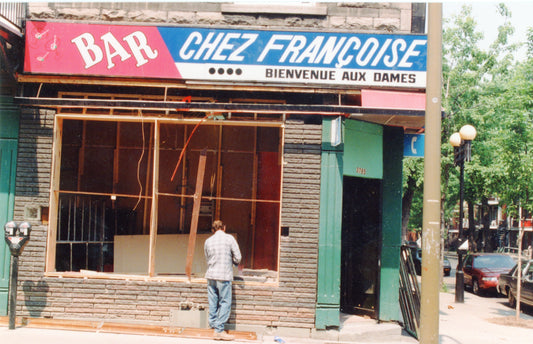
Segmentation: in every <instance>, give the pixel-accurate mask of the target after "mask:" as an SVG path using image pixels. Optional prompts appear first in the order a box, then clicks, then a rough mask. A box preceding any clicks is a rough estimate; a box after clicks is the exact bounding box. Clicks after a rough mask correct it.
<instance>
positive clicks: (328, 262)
mask: <svg viewBox="0 0 533 344" xmlns="http://www.w3.org/2000/svg"><path fill="white" fill-rule="evenodd" d="M333 121H334V120H333V119H331V118H327V117H326V118H324V119H323V121H322V163H321V171H320V221H319V234H318V277H317V278H318V280H317V306H316V313H315V328H317V329H325V328H326V327H328V326H339V325H340V319H339V309H340V302H341V301H340V300H341V295H340V285H341V269H340V264H341V234H342V230H341V229H342V228H341V225H342V156H343V151H344V145H343V144H340V145H338V146H332V145H331V139H330V138H331V134H330V133H331V127H332V123H333Z"/></svg>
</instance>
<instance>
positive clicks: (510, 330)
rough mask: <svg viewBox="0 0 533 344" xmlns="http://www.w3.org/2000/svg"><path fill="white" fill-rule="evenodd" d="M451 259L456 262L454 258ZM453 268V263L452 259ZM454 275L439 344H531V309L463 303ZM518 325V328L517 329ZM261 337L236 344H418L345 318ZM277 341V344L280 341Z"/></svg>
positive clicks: (81, 342)
mask: <svg viewBox="0 0 533 344" xmlns="http://www.w3.org/2000/svg"><path fill="white" fill-rule="evenodd" d="M450 260H452V259H450ZM452 267H455V264H454V262H453V260H452ZM454 276H455V271H454V270H452V274H451V276H450V277H445V278H444V280H443V285H444V287H443V291H442V292H441V293H440V302H439V307H440V308H439V309H440V312H439V343H440V344H492V343H502V344H505V343H512V344H526V343H527V344H530V343H532V342H533V307H525V306H523V310H524V311H525V312H524V313H521V314H520V317H519V321H517V318H516V311H515V309H512V308H510V307H509V305H508V303H507V299H506V298H503V297H497V296H496V295H490V294H489V295H485V296H477V295H474V294H472V293H471V292H468V291H465V293H464V303H456V302H455V294H454V292H455V278H454ZM518 325H520V326H518ZM285 334H286V335H284V334H277V336H278V337H279V338H276V334H268V333H258V334H257V337H258V339H257V340H240V341H234V343H242V342H246V343H273V344H275V343H286V344H336V343H343V344H344V343H358V344H363V343H366V344H375V343H382V344H405V343H418V341H417V340H416V339H415V338H413V337H412V336H410V335H409V334H407V333H406V332H405V331H402V329H401V328H400V326H399V325H398V324H396V323H379V324H378V323H376V322H375V321H374V320H371V319H365V318H362V317H355V316H349V317H347V318H345V319H343V326H342V327H341V328H340V329H339V330H337V331H336V330H331V331H327V332H325V333H323V334H322V335H320V336H319V335H314V336H313V337H312V338H303V337H295V336H291V334H290V333H285ZM276 339H278V341H276ZM58 342H62V343H76V344H89V343H90V344H94V343H98V344H141V343H142V344H214V343H220V342H219V341H215V340H208V339H192V338H181V337H163V336H146V335H126V334H113V333H102V332H82V331H67V330H50V329H37V328H28V327H17V328H16V329H14V330H9V329H8V327H7V324H0V343H6V344H8V343H9V344H11V343H16V344H26V343H28V344H29V343H32V344H33V343H39V344H57V343H58Z"/></svg>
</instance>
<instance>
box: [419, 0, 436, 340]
mask: <svg viewBox="0 0 533 344" xmlns="http://www.w3.org/2000/svg"><path fill="white" fill-rule="evenodd" d="M427 41H428V56H427V72H426V75H427V86H426V117H425V118H426V121H425V126H426V141H425V150H424V204H423V220H422V222H423V223H422V226H423V227H422V287H421V290H422V291H421V298H420V337H419V340H420V343H421V344H438V343H439V289H440V274H441V273H442V272H441V270H440V259H439V256H440V197H441V195H440V131H441V87H442V77H441V74H442V4H441V3H429V4H428V39H427Z"/></svg>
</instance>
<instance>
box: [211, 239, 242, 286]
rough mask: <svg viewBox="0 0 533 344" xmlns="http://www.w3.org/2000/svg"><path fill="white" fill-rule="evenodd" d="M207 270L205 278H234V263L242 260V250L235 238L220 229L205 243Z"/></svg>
mask: <svg viewBox="0 0 533 344" xmlns="http://www.w3.org/2000/svg"><path fill="white" fill-rule="evenodd" d="M204 253H205V258H206V259H207V272H206V273H205V278H207V279H212V280H219V281H232V280H233V264H235V265H238V264H239V263H240V262H241V251H240V250H239V245H238V244H237V241H236V240H235V238H234V237H233V236H231V235H229V234H226V233H225V232H224V231H222V230H218V231H216V232H215V234H213V235H212V236H210V237H209V238H208V239H207V240H206V241H205V244H204Z"/></svg>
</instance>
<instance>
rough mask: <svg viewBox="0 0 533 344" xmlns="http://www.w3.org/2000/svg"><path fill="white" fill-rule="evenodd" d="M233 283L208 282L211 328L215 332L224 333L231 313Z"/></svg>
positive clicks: (209, 280)
mask: <svg viewBox="0 0 533 344" xmlns="http://www.w3.org/2000/svg"><path fill="white" fill-rule="evenodd" d="M231 293H232V291H231V281H217V280H211V279H208V280H207V300H208V302H209V327H211V328H214V329H215V332H222V331H224V325H225V324H226V322H227V321H228V319H229V315H230V313H231Z"/></svg>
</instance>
